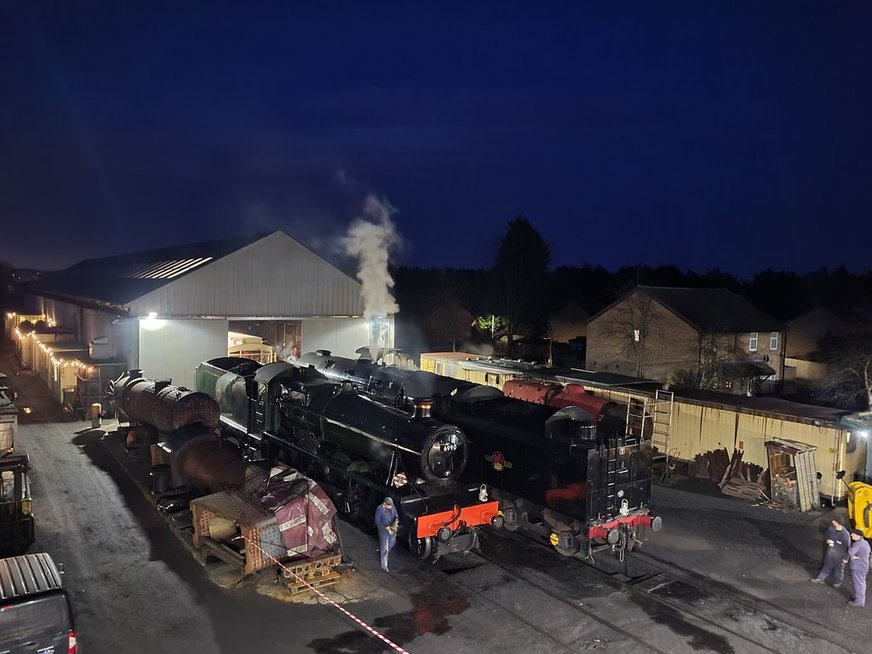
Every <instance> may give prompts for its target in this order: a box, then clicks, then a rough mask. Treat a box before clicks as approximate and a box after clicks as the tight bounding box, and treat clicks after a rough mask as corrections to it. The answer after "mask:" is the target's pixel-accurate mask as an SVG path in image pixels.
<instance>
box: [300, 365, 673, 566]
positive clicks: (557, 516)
mask: <svg viewBox="0 0 872 654" xmlns="http://www.w3.org/2000/svg"><path fill="white" fill-rule="evenodd" d="M300 363H304V364H307V365H310V366H314V367H315V368H316V369H317V370H319V371H321V372H323V373H324V374H326V375H328V376H330V377H332V378H334V379H337V380H345V381H348V382H351V383H352V384H354V386H355V387H356V388H357V389H358V390H359V391H360V392H361V393H366V394H368V395H369V396H370V397H373V398H375V399H377V400H379V401H381V402H385V403H388V404H392V405H394V406H399V407H404V408H405V409H406V410H407V411H409V410H411V407H412V406H414V405H416V404H417V405H419V406H420V405H421V404H422V402H426V401H429V402H430V403H431V407H432V408H431V410H432V415H433V417H434V418H436V419H437V420H439V421H441V422H445V423H447V424H451V425H455V426H456V427H458V428H460V429H461V430H463V432H464V434H466V436H467V439H468V447H469V463H468V465H467V468H466V475H467V476H468V477H469V478H471V479H476V480H479V481H481V482H483V483H484V484H486V485H487V486H488V488H490V489H491V494H492V496H493V497H496V498H497V499H499V501H500V509H501V511H502V513H503V518H504V520H505V527H506V528H507V529H509V530H519V529H520V530H524V531H527V532H530V533H533V534H536V535H538V536H540V537H541V538H543V539H544V540H547V541H548V542H549V543H550V544H551V545H552V546H554V548H555V549H556V550H557V551H558V552H560V553H561V554H564V555H574V556H581V557H590V556H592V554H593V552H595V551H598V550H602V549H608V550H611V551H612V552H613V553H614V554H615V555H616V556H618V558H623V556H624V554H625V553H626V552H627V551H630V550H632V549H633V547H634V546H635V545H636V544H638V543H639V542H641V537H642V533H643V531H644V530H645V529H646V528H651V529H652V530H653V531H657V530H659V529H660V527H661V519H660V518H659V517H655V516H653V515H652V514H651V512H650V507H649V504H650V499H651V477H652V473H651V463H652V454H653V450H652V448H651V445H650V441H649V440H648V438H647V437H646V431H648V430H646V429H645V426H644V421H643V424H641V425H639V426H638V428H636V427H633V426H631V425H629V424H628V421H627V420H626V416H627V412H626V409H624V413H623V415H624V417H625V419H624V420H623V421H622V420H621V419H620V416H621V407H619V406H618V405H615V403H610V402H607V401H603V400H600V399H599V398H595V399H594V400H591V401H584V402H582V401H578V402H576V403H573V402H572V401H571V397H570V396H566V395H562V394H560V393H556V392H554V391H555V389H550V391H551V393H552V395H555V396H560V398H561V399H558V400H554V399H553V398H551V399H550V400H549V399H547V398H546V397H545V396H543V397H541V398H539V399H538V400H536V399H535V398H534V397H533V395H532V394H530V393H528V396H527V397H526V398H525V400H522V399H515V398H511V397H506V396H504V395H503V394H502V393H501V392H500V391H499V390H497V389H494V388H491V387H487V386H481V385H478V384H474V383H471V382H467V381H462V380H456V379H452V378H448V377H443V376H440V375H435V374H433V373H428V372H422V371H409V370H403V369H400V368H395V367H391V366H384V365H380V364H377V363H375V362H374V361H371V360H365V359H358V360H352V359H345V358H341V357H333V356H331V355H330V353H329V352H325V351H319V352H315V353H309V354H306V355H304V356H303V357H301V359H300ZM589 397H592V396H589ZM530 400H533V401H530ZM562 400H566V401H562ZM582 400H587V398H582ZM577 404H584V406H577Z"/></svg>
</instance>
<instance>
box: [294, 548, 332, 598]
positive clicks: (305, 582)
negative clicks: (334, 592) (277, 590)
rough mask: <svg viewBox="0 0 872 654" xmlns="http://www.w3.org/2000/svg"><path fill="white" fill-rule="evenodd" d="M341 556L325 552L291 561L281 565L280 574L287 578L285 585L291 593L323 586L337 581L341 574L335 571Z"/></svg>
mask: <svg viewBox="0 0 872 654" xmlns="http://www.w3.org/2000/svg"><path fill="white" fill-rule="evenodd" d="M341 562H342V556H340V555H339V554H327V555H325V556H320V557H318V558H316V559H306V560H304V561H299V562H296V561H292V562H290V563H285V564H284V565H283V566H282V576H283V577H285V579H287V580H288V582H287V586H288V590H289V591H290V593H291V595H296V594H298V593H302V592H305V591H307V590H310V589H312V588H324V587H326V586H332V585H333V584H335V583H336V582H338V581H339V580H340V579H341V578H342V575H341V574H339V572H337V568H338V567H339V564H340V563H341Z"/></svg>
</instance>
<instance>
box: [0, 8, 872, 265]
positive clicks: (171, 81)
mask: <svg viewBox="0 0 872 654" xmlns="http://www.w3.org/2000/svg"><path fill="white" fill-rule="evenodd" d="M870 26H872V3H869V2H865V1H864V2H856V3H850V2H829V1H823V0H822V1H820V2H801V1H797V0H790V1H784V2H765V1H759V0H754V1H748V2H737V1H735V0H733V1H730V2H722V3H721V2H712V1H706V2H699V1H696V0H694V1H692V2H671V1H670V2H665V3H651V2H640V3H622V2H604V3H570V2H566V3H561V2H554V3H541V2H539V3H534V2H531V3H520V2H510V1H504V2H492V3H474V2H473V3H469V2H463V3H449V2H438V3H416V2H412V3H396V4H394V3H365V2H364V3H361V2H350V3H343V2H335V3H334V2H331V3H324V2H310V3H305V4H304V3H298V2H286V1H282V2H259V3H239V2H233V3H223V2H215V1H213V2H204V3H178V2H173V3H161V2H142V3H136V2H127V1H125V2H80V3H70V2H61V1H58V2H53V3H45V2H33V1H31V0H22V1H20V2H15V1H13V2H11V3H10V2H5V3H3V4H2V5H0V92H2V98H0V121H2V131H0V220H2V222H3V226H4V228H3V234H2V239H0V260H7V261H10V262H12V263H13V265H16V266H21V267H43V268H60V267H65V266H67V265H69V264H71V263H73V262H75V261H78V260H80V259H83V258H88V257H94V256H104V255H110V254H117V253H122V252H127V251H135V250H139V249H145V248H148V247H159V246H163V245H171V244H176V243H183V242H188V241H196V240H210V239H213V238H221V237H225V236H233V235H238V234H245V233H252V232H259V231H267V230H271V229H284V230H285V231H287V232H288V233H290V234H291V235H292V236H295V237H297V238H298V239H299V240H301V241H303V242H306V243H307V244H310V245H314V246H316V247H323V246H324V245H325V244H327V243H329V242H331V241H332V240H333V239H335V238H337V237H338V236H340V235H341V234H342V233H343V232H344V231H345V229H346V228H347V226H348V224H349V223H350V222H351V220H352V219H353V218H354V217H355V216H356V215H357V214H358V213H359V210H360V206H361V202H362V200H363V197H364V196H365V195H366V194H367V193H375V194H377V195H379V196H380V197H382V198H384V199H386V200H387V201H389V202H390V203H391V204H392V205H393V206H394V207H396V208H397V209H398V213H397V214H396V215H395V216H394V221H395V223H396V226H397V229H398V230H399V232H400V234H401V235H402V236H403V238H404V239H405V241H406V246H405V248H404V249H403V250H402V252H399V253H398V255H397V259H396V261H397V262H398V263H401V264H407V265H419V266H425V267H435V266H454V267H485V266H488V265H490V263H491V262H492V260H493V255H494V252H495V247H496V242H497V241H498V239H499V237H500V235H501V234H502V232H503V230H504V229H505V226H506V224H507V223H508V221H509V220H511V219H512V218H514V217H515V216H516V215H517V214H519V213H523V214H524V215H526V216H527V217H528V218H529V219H530V221H531V223H532V224H533V225H534V226H535V227H536V228H537V229H538V230H539V231H540V232H541V233H542V235H543V236H544V237H545V239H546V240H547V241H548V242H549V243H550V244H551V246H552V249H553V253H554V263H555V264H568V265H582V264H585V263H590V264H594V265H597V264H599V265H603V266H605V267H606V268H608V269H610V270H613V269H615V268H617V267H619V266H622V265H634V264H639V263H647V264H650V265H660V264H674V265H677V266H679V267H680V268H689V269H691V270H695V271H697V272H704V271H705V270H708V269H710V268H715V267H718V268H720V269H721V270H724V271H727V272H731V273H734V274H737V275H739V276H745V277H747V276H750V275H752V274H753V273H755V272H758V271H760V270H763V269H765V268H769V267H771V268H774V269H786V270H795V271H797V272H805V271H809V270H814V269H817V268H820V267H824V266H826V267H829V268H834V267H837V266H839V265H846V266H847V267H848V268H849V269H850V270H853V271H856V272H862V271H866V270H868V269H870V268H872V265H870V264H869V254H868V253H869V250H870V246H872V77H870V71H872V38H870Z"/></svg>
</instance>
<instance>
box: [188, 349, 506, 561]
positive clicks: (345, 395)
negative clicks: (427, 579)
mask: <svg viewBox="0 0 872 654" xmlns="http://www.w3.org/2000/svg"><path fill="white" fill-rule="evenodd" d="M252 364H253V362H248V361H246V360H240V359H231V358H222V359H213V360H210V361H207V362H204V363H202V364H200V366H198V368H197V372H196V379H197V389H198V390H199V391H202V392H204V393H207V394H211V395H212V396H213V397H215V399H216V400H217V401H218V405H219V407H220V411H221V425H220V429H221V433H222V434H223V435H224V437H225V438H229V439H233V440H234V441H235V442H236V443H237V444H238V445H239V447H240V449H241V450H242V451H243V452H245V453H246V456H247V457H248V458H250V459H253V460H267V461H283V462H285V463H288V464H290V465H292V466H294V467H296V468H298V469H300V470H302V471H304V472H305V473H306V474H307V475H309V476H312V477H314V478H315V479H317V480H318V481H319V482H321V483H322V484H323V485H324V486H325V488H327V489H328V490H329V491H330V492H331V494H332V495H333V497H334V501H335V503H336V505H337V507H338V508H340V510H341V511H343V512H344V513H345V514H347V515H349V516H351V517H353V518H359V519H360V520H362V521H364V522H366V523H367V524H368V523H369V522H370V521H371V517H372V513H373V511H374V509H375V507H376V506H377V505H378V504H379V503H380V502H381V500H382V498H384V497H385V496H386V495H389V496H391V497H392V498H393V499H394V501H395V503H396V505H397V507H398V509H399V513H400V518H401V529H402V531H404V532H405V533H406V535H407V537H408V541H409V544H410V546H411V548H412V550H413V552H415V553H416V554H417V555H418V556H420V557H421V558H434V559H435V558H438V557H439V556H442V555H443V554H445V553H448V552H453V551H465V550H469V549H474V548H476V547H477V546H478V530H479V527H481V526H482V525H492V526H499V525H500V524H501V521H502V517H501V516H500V514H499V507H498V503H497V502H496V501H493V500H491V501H489V500H488V497H487V489H486V488H485V487H484V486H482V485H481V484H480V483H469V480H468V478H467V477H466V476H465V475H464V473H465V469H466V465H467V459H468V455H469V444H468V441H467V439H466V436H465V435H464V434H463V432H462V431H461V430H460V429H458V428H457V427H455V426H452V425H447V424H443V423H440V422H438V421H436V420H433V419H432V418H431V417H430V416H429V414H428V409H427V406H426V404H427V403H421V405H420V406H419V407H418V411H417V412H416V413H413V414H412V415H409V414H407V413H405V412H403V411H400V410H398V409H396V408H393V407H389V406H385V405H382V404H379V403H377V402H374V401H372V400H371V399H369V398H367V397H365V396H362V395H360V394H358V393H357V392H356V390H355V389H354V388H353V387H352V385H351V384H348V383H340V382H336V381H331V380H329V379H328V378H327V377H325V376H324V375H323V374H321V373H319V372H318V371H316V370H314V369H313V368H309V367H302V366H297V365H293V364H290V363H286V362H277V363H272V364H267V365H263V366H261V365H259V364H254V365H252ZM242 389H244V391H245V395H246V397H247V398H248V403H244V402H240V401H237V400H238V399H239V396H240V393H241V391H242Z"/></svg>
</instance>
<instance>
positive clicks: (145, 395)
mask: <svg viewBox="0 0 872 654" xmlns="http://www.w3.org/2000/svg"><path fill="white" fill-rule="evenodd" d="M109 393H110V397H111V402H112V405H113V406H114V407H115V409H116V411H118V412H119V413H120V414H121V416H122V418H125V419H127V420H130V421H132V422H136V423H140V424H142V425H147V426H150V427H153V428H154V429H156V430H157V431H159V432H162V433H164V434H171V433H173V432H176V431H178V430H179V429H181V428H182V427H188V426H191V425H200V426H202V427H203V428H204V429H206V430H207V431H212V430H214V429H215V428H216V427H217V426H218V416H219V414H218V407H217V405H216V404H215V402H214V400H213V399H212V398H210V397H209V396H207V395H205V394H203V393H197V392H194V391H191V390H189V389H187V388H184V387H181V386H173V385H172V384H171V382H170V380H168V379H158V380H153V379H146V378H145V377H143V374H142V370H128V371H127V372H125V373H123V374H122V375H121V376H120V377H119V378H118V379H116V380H115V381H113V382H110V386H109Z"/></svg>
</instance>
